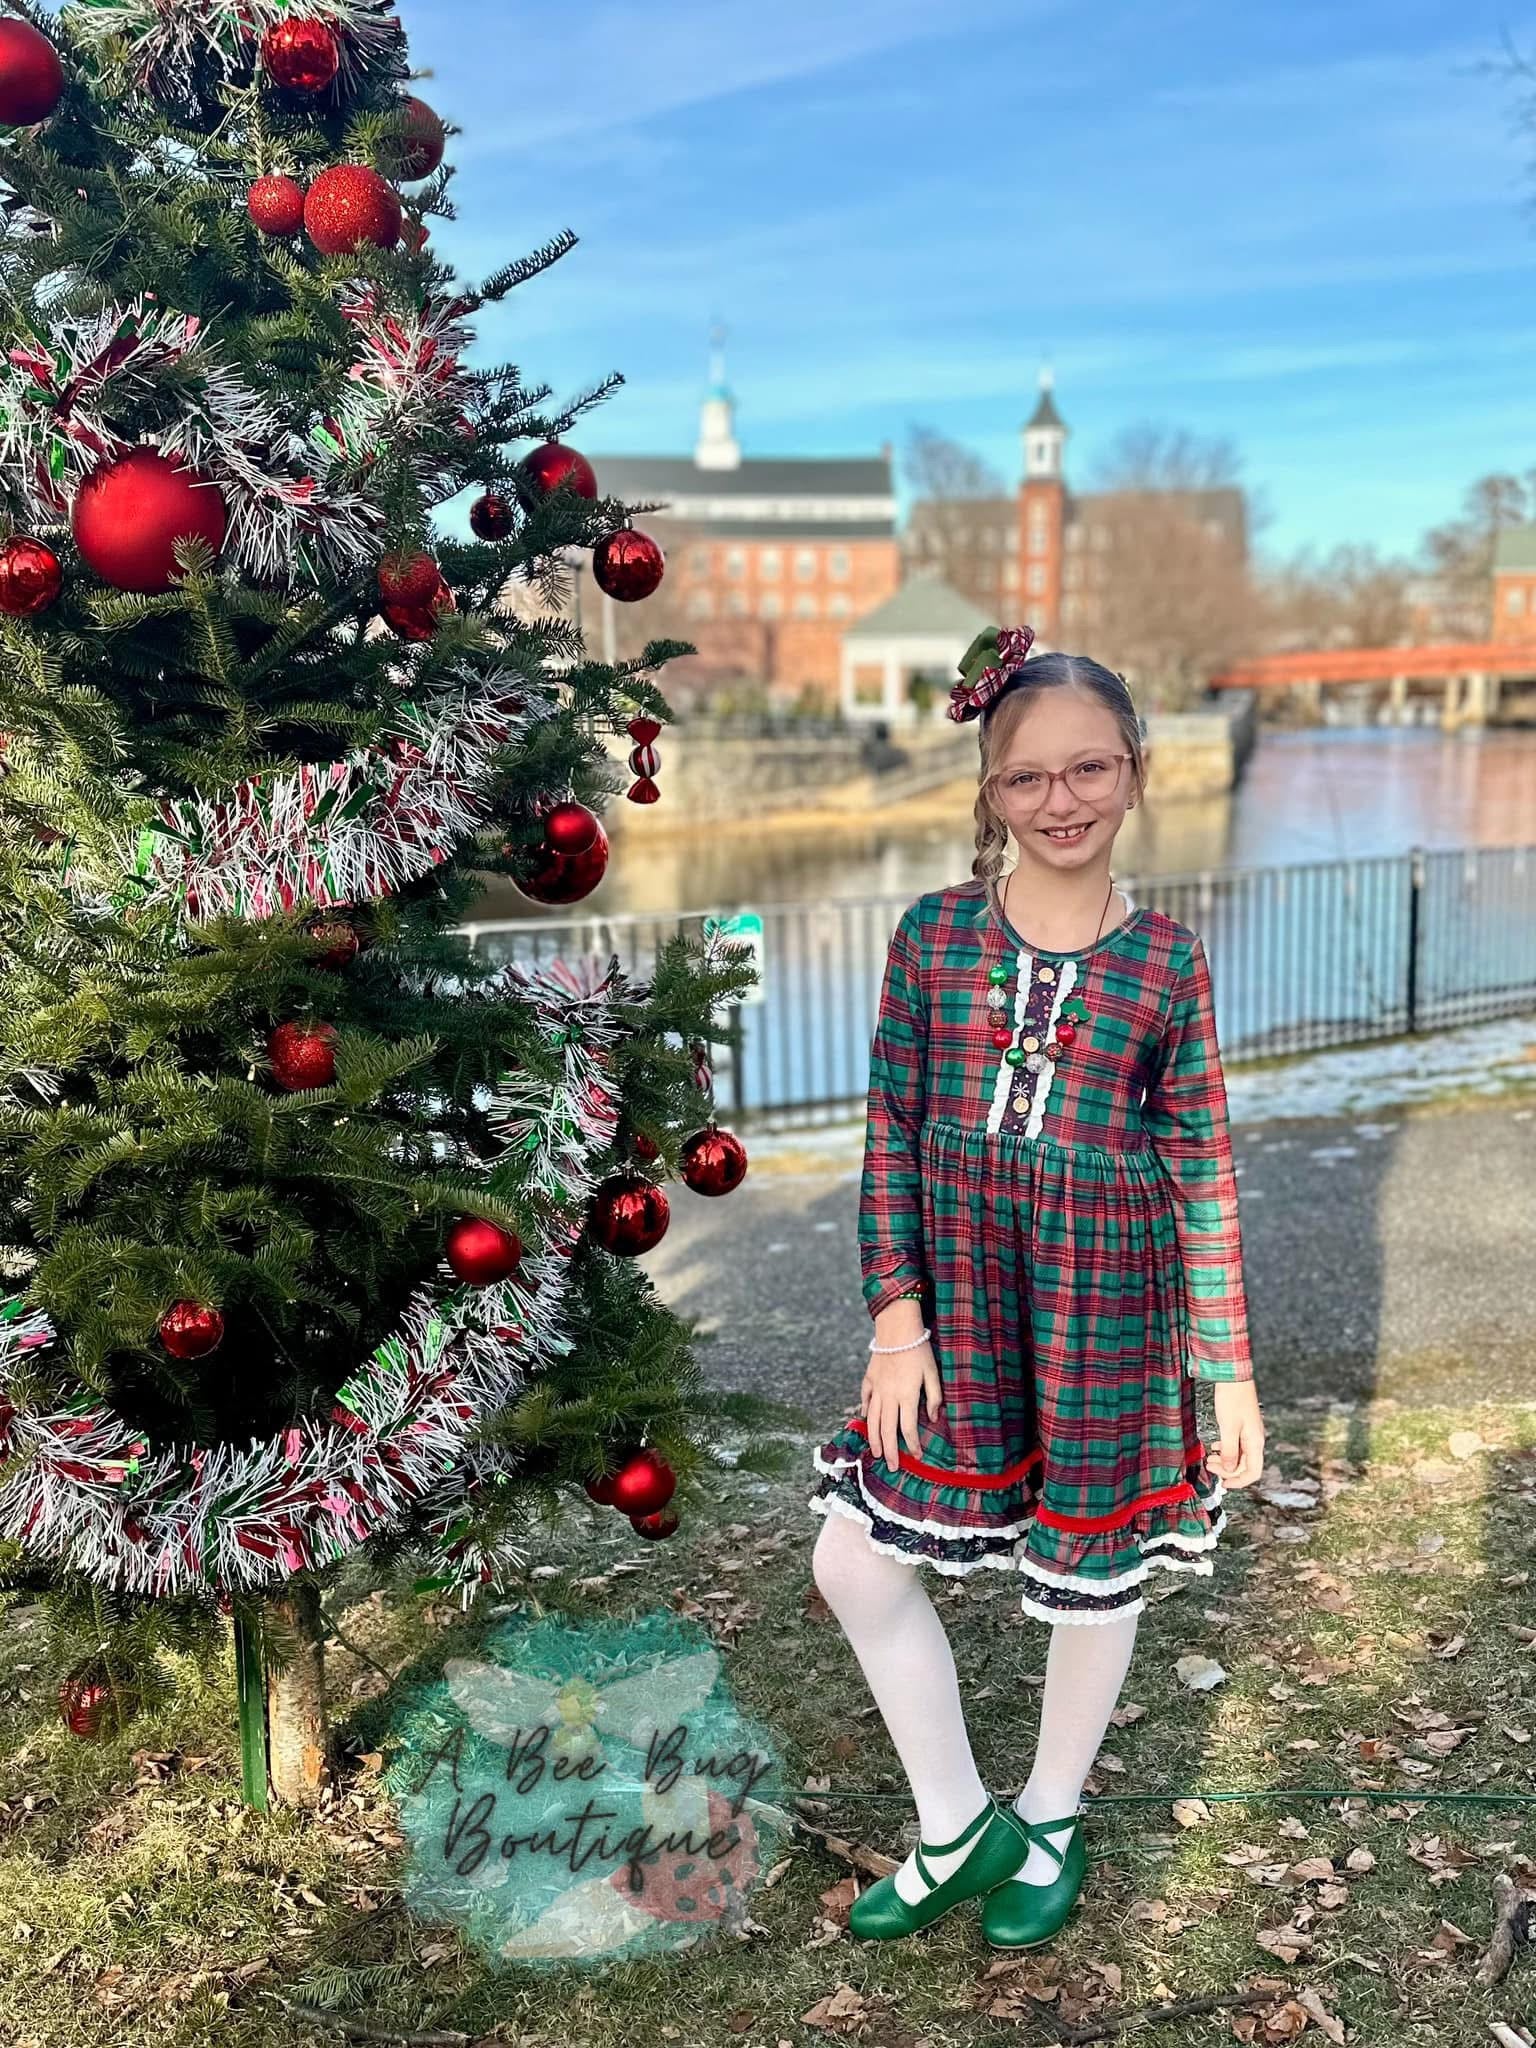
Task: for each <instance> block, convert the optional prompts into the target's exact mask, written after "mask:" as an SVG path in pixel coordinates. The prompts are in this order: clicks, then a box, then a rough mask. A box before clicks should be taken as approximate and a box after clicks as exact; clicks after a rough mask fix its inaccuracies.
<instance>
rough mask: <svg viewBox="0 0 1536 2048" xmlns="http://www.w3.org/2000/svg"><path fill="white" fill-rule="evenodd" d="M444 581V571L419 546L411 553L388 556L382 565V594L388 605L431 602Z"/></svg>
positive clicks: (414, 604)
mask: <svg viewBox="0 0 1536 2048" xmlns="http://www.w3.org/2000/svg"><path fill="white" fill-rule="evenodd" d="M442 580H443V572H442V570H441V569H439V568H438V566H437V564H436V562H434V561H433V559H432V557H431V556H430V555H426V554H423V553H422V552H421V550H420V549H419V548H418V549H415V550H413V551H412V553H410V554H408V555H386V556H385V557H384V559H383V561H382V562H380V564H379V596H380V597H381V598H382V599H383V600H384V602H385V603H386V604H404V605H411V606H421V605H427V604H430V603H431V602H432V599H433V598H434V597H435V596H436V595H437V591H438V586H439V585H440V584H441V583H442Z"/></svg>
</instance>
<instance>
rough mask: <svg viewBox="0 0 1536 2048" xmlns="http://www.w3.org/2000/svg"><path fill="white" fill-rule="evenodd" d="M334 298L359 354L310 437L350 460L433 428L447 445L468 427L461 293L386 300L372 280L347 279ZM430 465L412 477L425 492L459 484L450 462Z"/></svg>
mask: <svg viewBox="0 0 1536 2048" xmlns="http://www.w3.org/2000/svg"><path fill="white" fill-rule="evenodd" d="M339 305H340V310H341V313H342V315H343V317H344V318H345V319H347V320H348V321H350V322H351V324H352V326H353V328H354V329H355V330H356V337H357V343H358V349H359V354H358V359H357V361H356V362H354V363H353V365H352V368H351V370H350V371H349V373H348V380H349V381H348V383H347V386H346V389H345V390H344V391H343V393H342V395H341V398H340V400H339V401H338V405H337V411H336V416H335V417H334V418H333V419H330V420H327V421H326V423H325V428H324V429H323V430H320V431H318V432H317V433H316V435H315V437H314V438H315V440H316V441H317V442H318V444H319V445H320V447H321V448H322V449H323V450H324V451H325V452H326V453H327V454H330V455H332V456H333V457H342V458H345V459H347V460H349V461H351V462H354V463H355V462H357V461H358V460H360V459H361V458H362V457H363V456H364V455H365V454H367V453H370V452H372V451H374V450H378V451H380V452H383V451H384V450H386V449H390V448H393V447H395V446H397V445H398V444H400V443H402V442H404V443H411V442H418V443H420V442H427V443H430V442H431V440H432V439H433V437H434V436H436V437H444V436H447V437H450V445H452V442H451V437H455V436H458V435H462V434H464V433H465V432H467V431H472V430H473V427H474V419H473V417H472V412H471V409H472V407H473V406H474V403H475V399H476V396H477V394H478V392H479V390H480V381H479V380H478V379H477V378H476V377H475V376H474V374H473V373H472V372H471V371H468V370H466V369H465V368H464V366H463V361H462V357H463V354H464V351H465V350H466V349H467V348H468V347H469V345H470V342H471V341H472V340H473V336H472V335H471V333H470V331H469V329H468V328H467V327H466V326H465V325H464V323H463V319H462V302H461V301H459V300H457V299H450V300H448V301H447V302H445V303H444V304H441V305H438V304H435V303H434V302H433V301H432V300H431V299H424V300H423V301H422V303H421V305H420V306H419V307H417V308H409V307H402V306H391V305H389V304H387V303H386V302H384V301H382V300H381V298H380V296H379V293H378V291H377V290H376V289H375V288H374V287H373V286H372V285H369V284H366V283H363V282H354V283H353V284H351V285H349V286H347V287H346V289H345V290H344V291H343V292H342V294H341V296H340V299H339ZM438 467H439V468H440V469H441V471H442V474H441V476H440V477H439V478H438V479H437V480H436V481H433V480H431V479H428V478H426V477H420V478H419V479H418V481H420V482H421V483H422V485H423V487H424V488H426V489H427V490H428V493H429V495H430V496H434V497H442V496H445V495H451V494H452V493H453V492H455V491H457V490H459V489H461V488H462V483H461V480H460V478H459V477H458V476H457V475H456V474H455V473H454V472H453V469H452V465H450V464H443V463H440V464H439V465H438Z"/></svg>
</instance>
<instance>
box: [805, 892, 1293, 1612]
mask: <svg viewBox="0 0 1536 2048" xmlns="http://www.w3.org/2000/svg"><path fill="white" fill-rule="evenodd" d="M997 966H1000V967H1001V968H1002V969H1004V970H1005V972H1004V974H1003V975H1001V976H999V977H998V978H997V979H995V980H994V979H993V978H992V977H991V976H990V970H991V969H992V968H994V967H997ZM996 989H1000V990H1001V994H1000V995H997V994H993V995H992V996H991V1004H990V1006H989V991H992V990H996ZM1009 1027H1012V1042H1013V1044H1014V1046H1016V1047H1017V1048H1019V1050H1020V1051H1026V1050H1028V1053H1029V1055H1030V1056H1027V1057H1026V1060H1025V1063H1024V1064H1021V1065H1012V1064H1010V1063H1009V1062H1008V1060H1007V1059H1006V1057H1005V1054H1004V1052H1003V1051H1001V1050H999V1049H998V1048H997V1046H996V1045H995V1044H994V1031H996V1030H1001V1029H1006V1028H1009ZM1063 1031H1064V1032H1065V1039H1063V1037H1062V1036H1061V1034H1062V1033H1063ZM1048 1044H1050V1045H1054V1046H1055V1047H1056V1048H1057V1052H1056V1057H1054V1058H1050V1057H1040V1056H1039V1055H1040V1054H1041V1052H1042V1051H1043V1048H1044V1047H1045V1046H1046V1045H1048ZM859 1257H860V1264H861V1267H862V1270H863V1275H864V1288H863V1291H864V1298H865V1300H866V1302H867V1303H868V1305H869V1310H870V1313H871V1315H875V1314H877V1313H878V1312H879V1310H880V1309H882V1308H883V1307H884V1306H885V1305H886V1303H887V1302H890V1301H893V1300H895V1299H896V1298H897V1297H898V1296H899V1295H901V1294H903V1293H906V1292H908V1291H910V1290H911V1289H913V1288H914V1287H919V1288H921V1291H922V1308H923V1321H924V1322H925V1323H926V1324H927V1325H928V1327H929V1329H930V1330H931V1331H932V1344H933V1350H934V1356H935V1358H936V1360H937V1362H938V1368H939V1375H940V1378H941V1381H942V1383H943V1389H944V1398H943V1403H942V1407H941V1409H940V1412H939V1414H938V1416H937V1418H933V1417H930V1416H929V1415H928V1414H927V1411H926V1407H925V1408H924V1411H923V1415H922V1418H921V1421H920V1425H919V1441H918V1444H917V1447H916V1449H915V1451H909V1450H908V1449H907V1446H906V1444H905V1442H904V1443H903V1445H902V1449H901V1463H900V1469H899V1471H896V1472H893V1471H892V1470H891V1469H890V1467H889V1466H888V1465H886V1464H885V1462H884V1461H883V1460H877V1459H876V1458H875V1457H874V1456H873V1454H872V1453H871V1451H870V1449H869V1445H868V1442H867V1440H866V1435H865V1425H864V1423H863V1422H862V1420H860V1419H859V1418H857V1417H855V1418H853V1419H852V1420H850V1421H849V1422H847V1423H845V1424H844V1425H843V1427H842V1428H841V1429H840V1430H839V1431H838V1432H837V1434H836V1435H835V1436H834V1437H833V1438H832V1440H831V1442H830V1443H827V1444H824V1445H823V1446H822V1447H821V1449H820V1450H819V1451H818V1452H817V1453H816V1467H817V1470H818V1471H819V1472H820V1473H821V1475H822V1477H821V1480H820V1483H819V1484H818V1487H817V1489H816V1492H815V1494H814V1495H813V1496H812V1498H811V1503H810V1505H811V1506H812V1507H813V1508H814V1509H815V1510H816V1511H817V1512H818V1513H821V1514H827V1513H839V1514H845V1515H848V1516H850V1517H852V1518H853V1519H854V1520H856V1521H858V1522H861V1523H862V1524H863V1525H864V1527H865V1528H866V1529H867V1531H868V1533H869V1538H870V1541H871V1542H872V1543H873V1544H874V1545H875V1547H876V1548H877V1549H879V1550H883V1551H886V1552H889V1553H892V1554H894V1555H897V1556H900V1557H904V1558H909V1559H913V1560H919V1561H923V1562H926V1563H928V1564H931V1565H933V1566H934V1567H935V1568H936V1569H937V1570H939V1571H941V1572H967V1571H972V1570H976V1569H978V1568H979V1567H982V1566H988V1565H990V1566H995V1567H999V1568H1001V1569H1003V1570H1007V1571H1017V1572H1019V1573H1020V1574H1021V1578H1022V1585H1023V1588H1024V1592H1023V1605H1024V1608H1025V1610H1026V1611H1027V1612H1029V1613H1031V1614H1036V1615H1038V1616H1040V1617H1041V1618H1042V1619H1044V1620H1047V1621H1056V1620H1070V1621H1094V1620H1100V1619H1104V1618H1107V1617H1109V1616H1112V1615H1116V1614H1124V1613H1126V1612H1128V1611H1133V1610H1134V1611H1139V1610H1140V1609H1141V1608H1142V1607H1143V1606H1144V1605H1145V1602H1144V1600H1143V1599H1142V1596H1141V1592H1140V1587H1141V1585H1142V1583H1143V1581H1144V1580H1145V1579H1146V1577H1147V1575H1148V1573H1149V1572H1150V1571H1151V1570H1152V1568H1153V1567H1154V1566H1157V1565H1161V1566H1164V1567H1165V1568H1168V1569H1172V1570H1177V1571H1189V1572H1196V1573H1200V1574H1209V1573H1210V1571H1211V1558H1210V1552H1211V1551H1212V1550H1213V1548H1214V1547H1215V1544H1216V1541H1217V1538H1218V1537H1219V1535H1220V1533H1221V1530H1222V1527H1223V1525H1224V1520H1225V1517H1224V1514H1223V1511H1222V1508H1221V1498H1222V1492H1223V1487H1222V1483H1221V1480H1220V1479H1219V1478H1218V1477H1217V1476H1216V1475H1215V1474H1214V1473H1212V1472H1211V1471H1210V1470H1209V1469H1208V1468H1207V1466H1206V1463H1205V1449H1204V1444H1203V1442H1202V1440H1201V1436H1200V1431H1199V1427H1198V1424H1197V1419H1196V1411H1195V1387H1194V1382H1195V1381H1196V1380H1197V1379H1208V1380H1236V1379H1251V1378H1252V1376H1253V1362H1252V1355H1251V1352H1250V1349H1249V1341H1248V1317H1247V1307H1246V1302H1245V1298H1244V1293H1243V1268H1242V1244H1241V1240H1240V1237H1239V1233H1238V1217H1237V1183H1236V1179H1235V1177H1234V1174H1233V1168H1232V1150H1231V1141H1230V1137H1229V1134H1228V1127H1227V1101H1226V1087H1225V1083H1224V1081H1223V1077H1222V1070H1221V1061H1220V1056H1219V1053H1218V1051H1217V1045H1216V1024H1215V1016H1214V1012H1213V1008H1212V1002H1211V981H1210V970H1209V967H1208V965H1207V962H1206V957H1205V950H1204V948H1203V946H1202V945H1201V942H1200V939H1199V937H1198V936H1197V934H1196V933H1194V932H1192V931H1190V930H1189V929H1188V927H1187V926H1185V925H1182V924H1180V923H1179V922H1178V921H1177V920H1176V919H1174V918H1172V917H1169V916H1167V915H1165V914H1164V913H1163V912H1162V911H1160V910H1153V909H1150V908H1143V907H1137V906H1135V905H1132V906H1131V909H1130V914H1129V916H1128V917H1127V919H1126V921H1125V922H1124V923H1122V924H1120V925H1118V926H1116V927H1115V928H1114V929H1113V930H1112V931H1110V932H1109V933H1107V934H1106V935H1105V936H1104V937H1103V938H1102V939H1100V940H1099V941H1098V943H1097V944H1096V945H1092V946H1083V947H1079V948H1078V949H1077V950H1076V951H1073V952H1066V951H1060V950H1049V949H1046V948H1038V949H1036V948H1032V947H1030V946H1029V945H1028V944H1027V943H1026V941H1025V940H1024V939H1023V938H1021V937H1020V936H1019V934H1018V933H1017V932H1015V931H1014V930H1013V928H1012V927H1011V926H1010V925H1008V924H1007V923H1006V922H1005V921H1004V920H1003V918H1002V915H1001V911H1000V909H996V910H995V909H993V908H992V907H991V906H990V905H989V903H988V899H987V892H986V887H985V884H984V883H983V881H982V880H981V879H980V878H977V879H975V880H973V881H970V882H966V883H962V884H960V885H958V886H956V887H953V888H948V889H936V890H933V891H932V892H930V893H929V894H928V895H926V896H923V897H920V898H919V899H918V901H917V902H916V903H914V904H913V905H912V906H911V907H910V908H909V909H908V910H907V911H905V912H904V913H903V915H902V918H901V921H900V923H899V924H898V925H897V927H896V930H895V932H894V933H893V935H892V937H891V942H890V951H889V954H888V957H887V960H886V967H885V975H884V979H883V982H882V985H881V991H880V1005H879V1015H878V1019H877V1022H876V1026H875V1033H874V1040H873V1043H872V1045H871V1048H870V1079H869V1114H868V1124H867V1129H866V1134H865V1150H864V1171H863V1177H862V1182H861V1187H860V1197H859Z"/></svg>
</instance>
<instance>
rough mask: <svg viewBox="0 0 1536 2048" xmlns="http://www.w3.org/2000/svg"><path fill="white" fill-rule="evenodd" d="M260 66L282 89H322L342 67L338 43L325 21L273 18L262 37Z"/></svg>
mask: <svg viewBox="0 0 1536 2048" xmlns="http://www.w3.org/2000/svg"><path fill="white" fill-rule="evenodd" d="M261 62H262V68H263V70H264V71H265V72H266V74H267V76H268V77H269V78H270V79H271V80H272V83H273V84H274V85H280V86H282V87H283V89H284V91H285V92H324V91H325V89H326V87H327V86H328V85H330V84H332V83H333V82H334V80H335V77H336V74H337V72H338V71H339V70H340V69H341V44H340V43H339V42H338V41H337V39H336V31H335V30H334V29H333V28H332V27H331V26H330V24H329V23H328V22H324V21H309V20H306V19H303V18H300V19H298V20H288V21H279V22H275V23H274V24H273V26H272V27H271V28H269V29H268V30H267V32H266V34H265V35H264V36H263V37H262V39H261Z"/></svg>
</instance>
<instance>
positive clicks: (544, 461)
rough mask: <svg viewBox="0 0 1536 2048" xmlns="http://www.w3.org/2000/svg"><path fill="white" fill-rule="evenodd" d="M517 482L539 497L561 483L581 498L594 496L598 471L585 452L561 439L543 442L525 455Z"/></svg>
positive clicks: (519, 466)
mask: <svg viewBox="0 0 1536 2048" xmlns="http://www.w3.org/2000/svg"><path fill="white" fill-rule="evenodd" d="M517 477H518V482H519V483H520V484H521V485H522V486H523V488H524V490H526V491H528V492H529V493H530V494H531V495H532V496H533V497H536V498H542V497H544V496H546V495H547V493H549V492H550V491H553V490H558V489H559V488H560V486H561V485H562V484H563V485H565V486H566V487H567V488H568V489H570V490H573V491H575V492H576V493H577V494H578V495H579V496H581V497H583V498H595V497H596V496H597V473H596V471H595V470H594V469H593V467H592V465H591V463H590V462H588V460H587V458H586V457H585V455H578V454H577V453H576V450H575V449H574V448H567V447H566V446H565V445H564V443H563V442H560V441H546V442H545V443H544V445H543V446H542V447H541V448H535V449H534V451H533V453H532V454H531V455H525V456H524V457H523V459H522V461H521V462H520V463H519V464H518V465H517Z"/></svg>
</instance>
